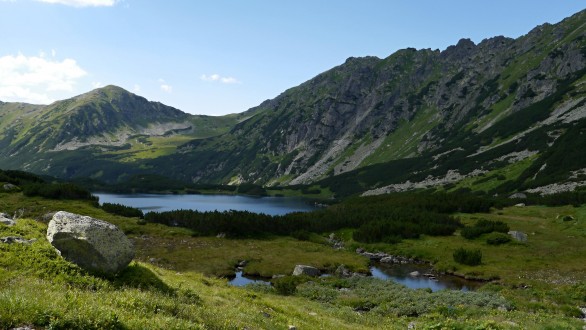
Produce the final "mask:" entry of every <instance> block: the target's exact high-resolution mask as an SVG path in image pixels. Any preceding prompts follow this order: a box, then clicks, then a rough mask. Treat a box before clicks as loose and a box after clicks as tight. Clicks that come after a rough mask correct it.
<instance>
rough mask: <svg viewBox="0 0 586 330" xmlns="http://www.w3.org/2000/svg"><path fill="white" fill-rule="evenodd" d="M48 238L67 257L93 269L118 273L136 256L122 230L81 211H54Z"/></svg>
mask: <svg viewBox="0 0 586 330" xmlns="http://www.w3.org/2000/svg"><path fill="white" fill-rule="evenodd" d="M47 239H48V240H49V242H50V243H51V245H53V247H55V249H57V251H58V253H59V254H60V255H61V256H62V257H63V258H65V260H68V261H70V262H73V263H75V264H77V265H79V266H80V267H82V268H84V269H87V270H90V271H96V272H100V273H105V274H115V273H117V272H119V271H121V270H123V269H124V268H126V266H128V264H129V263H130V261H132V259H133V258H134V248H133V246H132V243H131V242H130V240H129V239H128V238H127V237H126V235H124V233H123V232H122V230H120V229H119V228H118V227H116V226H115V225H113V224H111V223H108V222H105V221H102V220H98V219H94V218H92V217H88V216H82V215H79V214H74V213H69V212H64V211H60V212H57V213H55V215H53V218H52V219H51V221H50V222H49V228H48V229H47Z"/></svg>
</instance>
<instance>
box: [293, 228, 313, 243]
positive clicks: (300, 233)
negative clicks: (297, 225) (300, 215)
mask: <svg viewBox="0 0 586 330" xmlns="http://www.w3.org/2000/svg"><path fill="white" fill-rule="evenodd" d="M291 236H292V237H293V238H296V239H298V240H300V241H309V237H310V236H311V233H310V232H308V231H307V230H303V229H301V230H296V231H294V232H292V233H291Z"/></svg>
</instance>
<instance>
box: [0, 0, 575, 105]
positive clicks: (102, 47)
mask: <svg viewBox="0 0 586 330" xmlns="http://www.w3.org/2000/svg"><path fill="white" fill-rule="evenodd" d="M585 7H586V5H585V3H584V2H583V1H578V0H572V1H567V0H564V1H551V0H506V1H504V0H492V1H471V0H449V1H438V0H355V1H350V0H289V1H286V0H281V1H279V0H209V1H207V0H173V1H163V0H0V45H1V46H0V101H4V102H26V103H34V104H48V103H51V102H53V101H55V100H60V99H65V98H69V97H73V96H76V95H79V94H82V93H85V92H88V91H90V90H92V89H94V88H98V87H103V86H106V85H110V84H112V85H117V86H120V87H122V88H125V89H127V90H128V91H130V92H133V93H136V94H138V95H141V96H144V97H146V98H147V99H149V100H151V101H158V102H162V103H164V104H167V105H170V106H173V107H176V108H178V109H180V110H183V111H185V112H189V113H192V114H206V115H224V114H228V113H238V112H243V111H246V110H247V109H249V108H251V107H253V106H256V105H258V104H260V103H261V102H262V101H264V100H266V99H271V98H274V97H276V96H278V95H279V94H280V93H282V92H283V91H285V90H286V89H288V88H291V87H294V86H297V85H299V84H301V83H303V82H304V81H307V80H309V79H311V78H313V77H314V76H316V75H318V74H320V73H321V72H324V71H327V70H328V69H330V68H332V67H334V66H337V65H340V64H342V63H344V61H345V60H346V59H347V58H348V57H352V56H353V57H359V56H378V57H380V58H385V57H387V56H389V55H390V54H392V53H393V52H395V51H397V50H399V49H403V48H407V47H414V48H417V49H421V48H431V49H440V50H444V49H445V48H446V47H448V46H449V45H453V44H456V43H457V42H458V40H459V39H461V38H470V39H471V40H472V41H474V42H476V43H479V42H480V41H482V40H483V39H485V38H490V37H493V36H497V35H504V36H507V37H513V38H516V37H519V36H521V35H524V34H526V33H527V32H529V31H530V30H531V29H532V28H534V27H535V26H537V25H540V24H543V23H546V22H549V23H557V22H559V21H561V20H562V19H564V18H565V17H568V16H571V15H572V14H574V13H576V12H578V11H580V10H582V9H584V8H585Z"/></svg>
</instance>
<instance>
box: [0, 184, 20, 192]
mask: <svg viewBox="0 0 586 330" xmlns="http://www.w3.org/2000/svg"><path fill="white" fill-rule="evenodd" d="M2 188H3V189H4V190H6V191H13V190H17V189H18V186H15V185H13V184H12V183H5V184H4V185H3V186H2Z"/></svg>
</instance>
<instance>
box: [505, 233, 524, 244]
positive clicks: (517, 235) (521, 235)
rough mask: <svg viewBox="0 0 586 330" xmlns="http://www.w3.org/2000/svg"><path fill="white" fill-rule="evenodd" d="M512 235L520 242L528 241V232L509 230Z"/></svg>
mask: <svg viewBox="0 0 586 330" xmlns="http://www.w3.org/2000/svg"><path fill="white" fill-rule="evenodd" d="M508 234H509V235H511V237H512V238H513V239H515V240H517V241H519V242H522V243H524V242H527V234H525V233H524V232H521V231H516V230H511V231H509V232H508Z"/></svg>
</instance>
